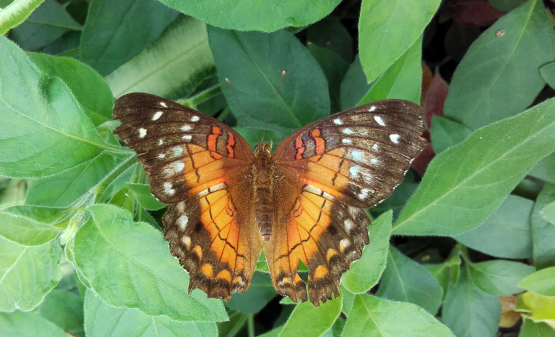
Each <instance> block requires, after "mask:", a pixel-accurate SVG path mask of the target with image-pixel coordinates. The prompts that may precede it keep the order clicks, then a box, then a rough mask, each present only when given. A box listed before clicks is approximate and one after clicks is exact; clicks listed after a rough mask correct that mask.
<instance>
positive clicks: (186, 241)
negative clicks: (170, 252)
mask: <svg viewBox="0 0 556 337" xmlns="http://www.w3.org/2000/svg"><path fill="white" fill-rule="evenodd" d="M180 228H181V227H180ZM181 242H182V243H183V244H184V245H185V248H187V249H189V247H191V238H189V236H187V235H184V236H182V238H181Z"/></svg>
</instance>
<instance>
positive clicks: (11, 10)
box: [0, 0, 44, 35]
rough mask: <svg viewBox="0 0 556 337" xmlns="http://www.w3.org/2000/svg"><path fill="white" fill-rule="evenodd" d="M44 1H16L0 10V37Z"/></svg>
mask: <svg viewBox="0 0 556 337" xmlns="http://www.w3.org/2000/svg"><path fill="white" fill-rule="evenodd" d="M43 2H44V0H16V1H14V2H12V3H11V4H9V5H8V6H6V7H5V8H0V35H6V33H7V32H8V31H9V30H10V29H12V28H14V27H17V26H18V25H20V24H21V23H22V22H23V21H25V19H27V18H28V17H29V15H31V13H33V11H34V10H35V9H36V8H37V7H39V5H40V4H42V3H43Z"/></svg>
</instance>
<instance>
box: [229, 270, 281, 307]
mask: <svg viewBox="0 0 556 337" xmlns="http://www.w3.org/2000/svg"><path fill="white" fill-rule="evenodd" d="M274 296H276V290H274V286H272V281H271V280H270V275H269V274H266V273H261V272H258V271H255V273H254V274H253V277H252V278H251V283H250V284H249V289H247V292H246V293H243V294H242V293H234V294H232V298H231V299H230V301H229V302H228V303H226V304H225V305H226V307H227V308H229V309H232V310H235V311H239V312H244V313H252V314H255V313H257V312H259V310H261V309H262V308H263V307H264V306H265V305H266V304H267V303H268V301H270V299H271V298H273V297H274ZM288 298H289V297H288Z"/></svg>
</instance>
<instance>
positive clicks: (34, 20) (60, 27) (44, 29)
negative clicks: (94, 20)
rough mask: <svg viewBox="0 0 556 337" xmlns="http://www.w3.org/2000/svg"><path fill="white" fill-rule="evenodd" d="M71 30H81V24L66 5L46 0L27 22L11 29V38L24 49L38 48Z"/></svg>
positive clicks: (53, 0)
mask: <svg viewBox="0 0 556 337" xmlns="http://www.w3.org/2000/svg"><path fill="white" fill-rule="evenodd" d="M69 30H81V25H80V24H79V23H77V22H76V21H75V20H74V19H73V18H72V17H71V15H69V14H68V12H66V10H65V8H64V6H62V5H61V4H59V3H58V2H57V1H55V0H46V1H45V2H44V3H42V4H41V5H40V6H39V7H38V8H37V9H36V10H34V11H33V13H31V15H29V17H28V18H27V19H26V20H25V22H23V23H22V24H20V25H19V26H17V27H15V28H13V29H12V30H11V32H10V38H11V39H12V40H13V41H14V42H16V43H17V44H18V45H19V46H20V47H21V48H23V49H38V48H40V47H44V46H46V45H47V44H49V43H50V42H52V41H54V40H56V39H57V38H59V37H60V36H62V34H64V33H65V32H67V31H69Z"/></svg>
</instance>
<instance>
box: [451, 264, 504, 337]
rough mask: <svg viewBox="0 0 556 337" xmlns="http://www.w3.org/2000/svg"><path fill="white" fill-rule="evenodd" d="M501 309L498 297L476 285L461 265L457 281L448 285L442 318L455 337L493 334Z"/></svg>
mask: <svg viewBox="0 0 556 337" xmlns="http://www.w3.org/2000/svg"><path fill="white" fill-rule="evenodd" d="M501 314H502V309H501V307H500V301H499V300H498V297H496V296H492V295H489V294H487V293H485V292H483V291H482V290H480V289H479V288H477V287H476V286H475V285H474V284H473V282H471V280H469V276H468V272H467V271H466V270H465V268H463V269H462V270H461V272H460V275H459V279H458V282H457V283H456V284H451V283H450V285H449V287H448V293H447V294H446V299H445V300H444V305H443V307H442V321H443V322H444V324H446V325H447V326H448V327H449V328H450V329H451V330H452V331H453V332H454V333H455V334H456V336H458V337H475V336H494V335H496V331H498V322H500V317H501Z"/></svg>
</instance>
